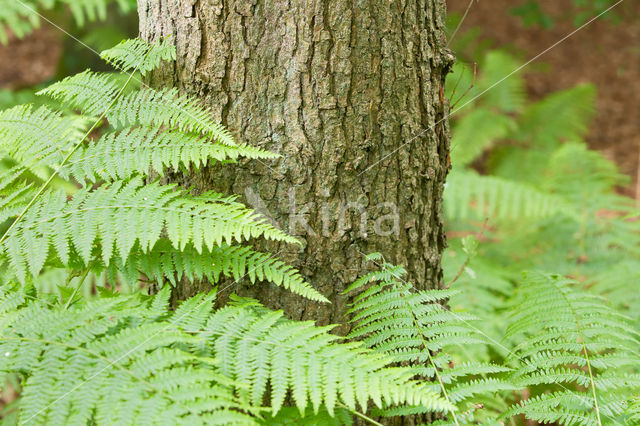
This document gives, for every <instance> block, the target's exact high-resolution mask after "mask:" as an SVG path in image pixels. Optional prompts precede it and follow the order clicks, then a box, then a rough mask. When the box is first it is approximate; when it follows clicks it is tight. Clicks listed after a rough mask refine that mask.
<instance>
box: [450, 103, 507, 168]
mask: <svg viewBox="0 0 640 426" xmlns="http://www.w3.org/2000/svg"><path fill="white" fill-rule="evenodd" d="M515 128H516V122H515V121H514V120H513V119H512V118H511V117H509V116H506V115H501V114H496V113H494V112H492V111H490V110H486V109H482V108H477V109H475V110H473V111H472V112H471V113H469V114H468V115H466V116H464V117H463V118H461V119H460V120H459V121H458V122H457V124H456V126H455V128H454V131H453V138H452V140H451V161H452V164H454V165H455V166H456V167H458V166H466V165H467V164H469V163H471V162H473V161H474V160H475V159H477V158H478V157H479V156H480V155H481V154H482V153H483V152H484V150H485V149H487V148H490V147H491V145H492V144H493V143H495V142H496V141H497V140H499V139H502V138H504V137H506V136H507V135H508V134H509V132H511V131H513V130H515Z"/></svg>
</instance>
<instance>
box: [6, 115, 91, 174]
mask: <svg viewBox="0 0 640 426" xmlns="http://www.w3.org/2000/svg"><path fill="white" fill-rule="evenodd" d="M80 121H81V120H80V119H79V118H78V117H74V116H63V115H62V114H60V113H58V112H55V111H51V110H50V109H48V108H46V107H40V108H37V109H35V108H33V107H32V106H31V105H21V106H16V107H13V108H10V109H7V110H4V111H0V150H3V151H5V152H6V153H7V154H8V155H9V156H11V157H13V158H14V159H15V160H17V161H20V162H22V163H24V164H25V165H26V166H27V167H29V166H31V167H33V166H34V165H37V164H42V165H47V166H53V165H56V164H60V163H61V162H62V160H63V158H64V156H65V154H66V153H67V152H68V151H69V150H70V149H71V148H72V147H73V146H74V145H75V144H76V143H78V142H79V141H80V140H81V138H82V130H84V128H83V126H81V125H80Z"/></svg>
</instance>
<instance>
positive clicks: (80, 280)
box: [63, 266, 89, 311]
mask: <svg viewBox="0 0 640 426" xmlns="http://www.w3.org/2000/svg"><path fill="white" fill-rule="evenodd" d="M87 275H89V266H87V267H86V268H85V269H84V271H83V272H82V274H81V275H80V276H79V281H78V285H77V286H76V288H75V290H73V293H72V294H71V296H69V300H67V303H66V304H65V305H64V309H63V311H66V310H67V309H68V308H69V306H70V305H71V302H72V301H73V298H74V297H75V296H76V293H78V291H79V290H80V287H82V284H83V283H84V280H85V278H87ZM70 277H72V275H70Z"/></svg>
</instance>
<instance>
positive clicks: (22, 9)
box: [0, 0, 136, 44]
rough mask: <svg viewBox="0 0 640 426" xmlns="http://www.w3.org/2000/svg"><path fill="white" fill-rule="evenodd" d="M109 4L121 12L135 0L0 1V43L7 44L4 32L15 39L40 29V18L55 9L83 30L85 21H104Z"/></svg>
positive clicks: (128, 8)
mask: <svg viewBox="0 0 640 426" xmlns="http://www.w3.org/2000/svg"><path fill="white" fill-rule="evenodd" d="M110 3H115V4H117V5H118V6H119V7H120V9H121V10H123V11H130V10H135V7H136V0H20V1H17V0H0V43H3V44H6V43H7V41H8V35H7V30H9V31H11V32H12V33H13V34H15V35H16V36H17V37H18V38H22V37H24V36H26V35H28V34H30V33H31V32H32V31H33V30H34V29H35V28H38V27H39V26H40V21H41V14H42V13H46V11H49V10H51V9H53V8H56V7H58V6H64V7H66V8H68V9H69V11H70V12H71V14H72V15H73V17H74V19H75V21H76V23H77V24H78V25H80V26H82V25H84V24H85V23H86V22H87V21H96V20H104V19H105V18H106V16H107V7H108V5H109V4H110Z"/></svg>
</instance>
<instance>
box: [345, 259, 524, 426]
mask: <svg viewBox="0 0 640 426" xmlns="http://www.w3.org/2000/svg"><path fill="white" fill-rule="evenodd" d="M399 272H404V271H403V270H401V269H400V270H398V269H397V267H395V266H393V265H389V264H387V263H383V264H382V265H381V266H380V269H379V270H377V271H375V272H371V273H369V274H367V275H365V276H364V277H362V278H360V279H359V280H358V281H357V282H356V283H354V284H353V285H352V286H351V287H350V288H349V291H354V290H359V291H360V294H358V295H357V296H356V297H355V299H354V301H353V307H352V309H351V310H350V311H349V313H350V314H352V319H351V322H352V323H353V324H354V327H353V329H352V331H351V333H350V334H349V338H351V339H358V340H361V341H362V342H363V343H364V345H365V346H366V347H368V348H372V349H374V350H376V351H378V352H381V353H384V354H386V355H388V356H390V357H391V358H392V359H393V361H395V362H397V363H403V364H404V363H409V364H410V365H412V367H411V370H412V371H413V373H414V374H415V375H417V376H420V377H422V378H425V379H435V380H436V381H437V382H438V383H437V384H434V386H433V389H434V391H436V392H437V391H440V392H441V393H442V396H443V398H445V399H447V400H448V401H451V402H452V403H454V404H456V405H457V407H458V408H459V411H460V412H464V411H465V410H466V409H469V408H470V407H471V406H473V404H472V403H471V402H470V400H471V399H472V398H474V397H476V396H477V395H478V394H493V393H496V392H499V391H503V390H507V389H513V387H512V386H511V385H509V384H508V383H507V382H505V381H503V380H501V379H499V378H498V377H491V376H490V375H491V374H496V373H503V372H506V371H508V370H509V369H508V368H504V367H500V366H496V365H491V364H483V363H477V362H473V363H470V362H467V363H460V364H457V363H456V362H454V360H453V359H452V358H451V356H450V355H449V354H448V353H447V351H448V350H451V349H453V348H455V347H457V346H459V345H473V344H478V343H485V340H484V338H483V337H482V336H480V335H479V334H478V333H477V332H476V331H475V330H474V329H473V328H472V327H471V326H470V325H469V324H470V322H471V321H473V318H472V317H470V316H468V315H466V314H462V313H454V312H451V311H449V310H447V309H445V307H443V306H442V305H441V303H444V302H446V300H447V299H448V298H449V297H450V296H451V295H452V294H453V293H454V292H453V291H450V290H430V291H419V292H418V291H414V290H413V287H412V286H411V284H408V283H405V282H404V281H402V275H397V274H398V273H399ZM440 351H442V352H440ZM436 354H437V355H436ZM413 409H414V410H415V407H414V408H413ZM401 410H402V409H401ZM397 414H398V410H391V411H390V412H389V413H387V415H397ZM452 415H454V416H457V414H453V413H452ZM453 420H454V422H455V423H456V424H457V423H458V420H457V419H453Z"/></svg>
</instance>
